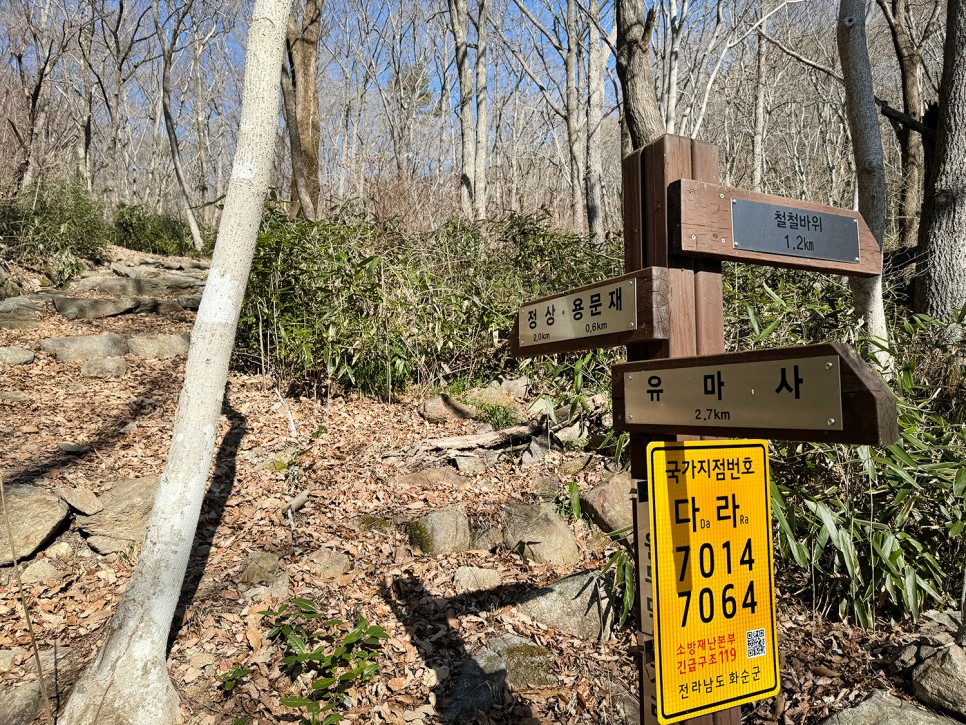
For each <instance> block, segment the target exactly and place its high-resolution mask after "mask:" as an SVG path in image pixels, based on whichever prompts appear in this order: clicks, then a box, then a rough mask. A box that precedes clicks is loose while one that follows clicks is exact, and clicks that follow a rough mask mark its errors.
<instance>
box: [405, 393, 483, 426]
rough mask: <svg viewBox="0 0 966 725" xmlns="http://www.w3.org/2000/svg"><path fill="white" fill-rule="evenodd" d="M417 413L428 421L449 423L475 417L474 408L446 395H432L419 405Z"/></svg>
mask: <svg viewBox="0 0 966 725" xmlns="http://www.w3.org/2000/svg"><path fill="white" fill-rule="evenodd" d="M419 414H420V415H421V416H423V418H425V419H426V421H427V422H429V423H449V422H450V421H452V420H467V419H472V418H475V417H476V408H474V407H473V406H472V405H466V404H465V403H461V402H459V401H458V400H454V399H453V398H451V397H450V396H448V395H434V396H433V397H432V398H429V399H427V400H425V401H423V404H422V405H420V406H419Z"/></svg>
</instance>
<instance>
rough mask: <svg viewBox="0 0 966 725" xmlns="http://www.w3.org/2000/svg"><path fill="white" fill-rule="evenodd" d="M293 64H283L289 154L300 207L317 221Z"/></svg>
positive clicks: (308, 217)
mask: <svg viewBox="0 0 966 725" xmlns="http://www.w3.org/2000/svg"><path fill="white" fill-rule="evenodd" d="M290 73H291V66H289V65H288V64H287V63H286V64H283V65H282V109H283V111H284V115H285V130H286V131H288V144H289V156H291V159H292V185H293V186H294V187H295V193H296V195H297V198H298V203H299V207H301V209H302V213H303V214H304V215H305V218H306V219H310V220H312V221H315V220H316V219H317V218H318V217H316V215H315V203H314V202H313V201H312V197H311V195H310V192H309V188H310V185H309V182H308V180H306V178H305V166H304V165H303V161H304V159H305V155H304V154H303V153H302V134H300V133H299V129H298V123H297V121H296V120H295V119H296V118H297V117H298V109H297V108H296V105H295V90H294V89H293V88H292V76H291V75H290ZM294 212H295V210H293V214H294Z"/></svg>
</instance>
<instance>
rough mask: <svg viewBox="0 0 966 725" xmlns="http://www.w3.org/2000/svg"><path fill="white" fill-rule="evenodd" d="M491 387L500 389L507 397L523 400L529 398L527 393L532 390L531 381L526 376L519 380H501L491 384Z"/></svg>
mask: <svg viewBox="0 0 966 725" xmlns="http://www.w3.org/2000/svg"><path fill="white" fill-rule="evenodd" d="M490 387H498V388H499V389H500V390H502V391H503V392H504V393H506V394H507V395H511V396H513V397H514V398H519V399H521V400H522V399H523V398H525V397H527V391H528V390H529V389H530V380H529V378H527V376H526V375H521V376H520V377H518V378H501V379H500V380H498V381H494V382H493V383H491V384H490Z"/></svg>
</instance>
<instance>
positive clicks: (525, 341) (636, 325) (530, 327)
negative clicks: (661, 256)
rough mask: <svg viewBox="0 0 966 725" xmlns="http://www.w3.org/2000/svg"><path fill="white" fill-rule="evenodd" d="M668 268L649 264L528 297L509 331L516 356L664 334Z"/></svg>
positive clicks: (656, 337)
mask: <svg viewBox="0 0 966 725" xmlns="http://www.w3.org/2000/svg"><path fill="white" fill-rule="evenodd" d="M667 305H668V274H667V269H664V268H660V267H651V268H648V269H643V270H639V271H637V272H632V273H630V274H625V275H622V276H620V277H613V278H611V279H607V280H604V281H602V282H597V283H595V284H592V285H587V286H585V287H578V288H577V289H573V290H568V291H567V292H561V293H559V294H555V295H550V296H548V297H542V298H540V299H537V300H532V301H530V302H527V303H526V304H524V305H522V306H521V307H520V311H519V313H518V315H517V320H516V323H515V324H514V326H513V331H512V332H511V334H510V345H511V353H512V355H513V356H514V357H518V358H521V357H535V356H537V355H547V354H552V353H559V352H578V351H581V350H593V349H596V348H605V347H615V346H617V345H626V344H628V343H636V342H650V341H653V340H664V339H667V334H668V308H667Z"/></svg>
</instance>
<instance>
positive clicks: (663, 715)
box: [511, 136, 898, 725]
mask: <svg viewBox="0 0 966 725" xmlns="http://www.w3.org/2000/svg"><path fill="white" fill-rule="evenodd" d="M622 170H623V178H624V271H625V274H624V275H623V276H622V277H616V278H614V279H611V280H605V281H603V282H598V283H596V284H593V285H589V286H587V287H582V288H579V289H576V290H571V291H569V292H565V293H562V294H558V295H553V296H550V297H545V298H542V299H540V300H534V301H532V302H528V303H527V304H525V305H524V306H523V307H522V308H521V310H520V313H519V316H518V319H517V323H516V326H515V327H514V330H513V334H512V338H511V346H512V349H513V352H514V354H515V355H517V356H518V357H529V356H534V355H542V354H548V353H556V352H570V351H578V350H588V349H593V348H598V347H607V346H614V345H621V344H623V345H627V359H628V362H627V363H624V364H621V365H617V366H615V367H614V378H613V394H614V428H615V429H616V430H620V431H627V432H628V433H629V434H630V445H629V450H630V457H631V476H632V477H633V478H634V479H636V480H637V481H638V484H637V491H636V496H635V501H636V503H635V506H634V522H635V523H634V528H635V534H636V536H635V541H636V554H637V571H638V572H639V575H638V601H639V602H640V612H641V615H640V635H639V644H640V650H641V652H642V653H643V654H642V663H641V669H640V673H641V679H640V692H641V711H642V721H643V722H644V723H648V724H650V723H657V722H661V723H675V722H684V721H687V722H689V723H695V724H697V725H740V722H741V710H740V707H737V706H736V705H739V704H741V703H744V702H750V701H752V700H754V699H758V698H762V697H768V696H770V695H771V694H774V693H775V692H777V690H778V687H779V680H778V671H777V641H776V639H775V634H774V631H775V624H774V595H773V589H774V587H773V582H772V576H773V575H772V566H771V558H772V551H771V541H770V509H769V508H768V505H769V501H770V499H769V495H770V494H769V487H768V478H767V477H768V473H767V467H768V466H767V464H768V457H767V450H766V449H765V443H764V441H754V440H752V441H726V442H707V443H692V442H689V441H694V440H695V438H696V437H697V436H702V435H705V436H706V435H738V436H754V437H756V438H759V437H767V438H775V439H784V440H808V441H826V442H841V443H862V444H871V445H887V444H890V443H893V442H894V441H895V440H896V438H897V436H898V426H897V414H896V406H895V398H894V397H893V396H892V393H891V392H890V391H889V390H888V388H887V387H886V386H884V385H883V384H882V383H881V381H879V379H878V378H877V376H876V375H875V374H874V373H873V372H872V371H871V370H870V369H869V368H868V366H867V365H866V364H865V363H864V362H862V360H861V359H860V358H859V356H858V355H857V354H856V353H855V352H854V351H852V350H851V349H850V348H849V347H848V346H846V345H843V344H840V343H830V344H825V345H813V346H807V347H798V348H784V349H776V350H757V351H753V352H748V353H734V354H724V307H723V303H722V287H721V261H720V260H722V259H729V260H734V261H741V262H748V263H753V264H765V265H771V266H778V267H790V268H796V269H809V270H816V271H824V272H834V273H838V274H849V275H859V276H863V275H864V276H870V275H876V274H879V273H880V271H881V267H882V253H881V251H880V249H879V246H878V244H877V243H876V241H875V239H874V238H873V237H872V235H871V234H870V233H869V230H868V227H867V226H866V224H865V222H864V221H863V220H862V218H861V216H859V215H858V214H856V213H855V212H852V211H848V210H844V209H836V208H834V207H829V206H824V205H821V204H813V203H810V202H804V201H796V200H791V199H785V198H783V197H776V196H769V195H765V194H757V193H752V192H746V191H741V190H739V189H730V188H727V187H722V186H718V185H717V182H718V159H717V149H716V148H715V147H714V146H713V145H711V144H707V143H704V142H701V141H695V140H692V139H688V138H683V137H680V136H664V137H663V138H661V139H658V140H657V141H655V142H654V143H653V144H651V145H649V146H647V147H646V148H644V149H641V150H638V151H635V152H634V153H632V154H630V155H629V156H627V157H626V158H625V159H624V162H623V169H622ZM632 290H633V292H632ZM618 291H620V294H618ZM631 299H634V300H635V301H636V305H635V306H632V307H628V305H627V303H628V301H630V300H631ZM618 300H619V301H620V305H619V306H620V309H617V307H618V304H617V301H618ZM591 303H594V309H595V310H596V311H597V313H598V314H597V315H590V313H589V310H590V304H591ZM595 322H596V323H597V324H596V325H595V324H594V323H595ZM738 449H747V450H746V451H745V452H743V453H740V454H739V453H737V452H736V451H737V450H738ZM748 451H754V454H753V455H752V454H751V453H749V452H748ZM745 458H748V460H754V461H756V463H752V464H750V465H751V467H750V468H749V469H747V470H746V469H745V468H742V467H743V466H745V465H746V464H745V463H744V460H745ZM715 461H717V462H718V463H715ZM702 464H703V465H702ZM716 466H717V467H716ZM729 466H732V467H731V468H729ZM733 466H737V467H738V468H737V469H736V468H734V467H733ZM682 469H684V470H686V471H690V472H691V474H692V478H691V479H685V481H684V483H682V482H681V481H680V480H679V479H677V478H676V473H677V472H679V471H680V470H682ZM751 472H754V475H751ZM744 474H748V475H744ZM695 476H696V477H695ZM718 476H724V478H719V477H718ZM729 476H734V477H733V478H729ZM680 486H683V488H676V487H680ZM714 487H718V488H719V489H721V490H717V491H715V490H713V489H714ZM722 487H724V488H727V489H728V490H727V491H725V490H724V488H722ZM729 497H730V498H729ZM721 499H727V501H725V502H724V503H722V500H721ZM726 504H728V505H726ZM729 505H730V511H731V514H730V515H731V518H730V519H728V520H727V521H726V520H725V519H722V518H720V517H721V516H722V515H723V514H722V512H723V511H724V512H725V513H727V510H729V509H728V506H729ZM722 507H724V508H722ZM702 512H703V513H702ZM712 512H714V517H713V516H711V513H712ZM699 513H700V514H701V516H699ZM715 517H717V518H715ZM685 519H687V521H685ZM729 521H730V523H731V524H732V531H731V532H730V533H729V531H728V526H727V525H726V524H728V522H729ZM755 532H757V533H755ZM766 532H767V533H766ZM652 536H653V539H652ZM742 537H744V539H742ZM766 539H767V543H766ZM652 541H653V542H654V551H652V550H651V543H652ZM746 548H747V552H745V551H744V549H746ZM685 549H687V552H688V556H695V555H696V556H697V559H693V558H692V559H690V560H689V561H690V564H688V563H687V562H685V561H683V558H682V557H683V555H684V550H685ZM739 549H742V551H739ZM765 549H767V551H765ZM695 552H696V554H695ZM746 553H747V555H746V556H744V559H743V560H742V555H743V554H746ZM702 557H703V558H702ZM715 557H717V559H716V558H715ZM722 557H724V558H722ZM716 560H721V561H722V562H723V565H724V569H721V568H716V567H715V564H714V561H716ZM695 565H696V566H697V568H695ZM715 572H717V574H716V573H715ZM655 586H656V589H655V588H654V587H655ZM738 590H742V591H741V596H740V597H739V596H738V594H737V593H736V592H738ZM672 594H673V595H674V596H673V597H672V596H671V595H672ZM668 600H670V601H668ZM692 607H694V609H692ZM714 612H718V613H719V614H720V616H717V615H715V614H714ZM692 613H696V615H697V619H694V618H693V614H692ZM739 615H740V616H739ZM689 622H690V623H691V625H690V626H691V627H692V629H689ZM716 627H717V629H716ZM693 628H696V629H693ZM719 630H720V631H719ZM687 632H692V633H693V634H692V635H690V637H691V638H690V639H689V638H688V637H686V636H685V633H687ZM655 636H657V638H658V642H657V643H655V641H654V638H655ZM739 639H740V640H741V641H740V642H739ZM712 644H713V646H714V652H715V657H714V662H713V663H711V658H710V656H709V648H710V647H711V646H712ZM702 647H703V649H704V652H703V653H700V652H699V650H700V649H701V648H702ZM692 648H693V649H694V652H695V655H694V657H692V655H691V649H692ZM655 656H657V657H658V659H657V660H655ZM701 657H704V660H703V661H702V660H701ZM759 657H761V658H762V659H761V660H758V658H759ZM692 660H693V661H692ZM739 660H740V661H739ZM699 668H705V669H702V672H701V677H698V676H697V674H696V673H697V670H698V669H699ZM685 688H687V690H685Z"/></svg>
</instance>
